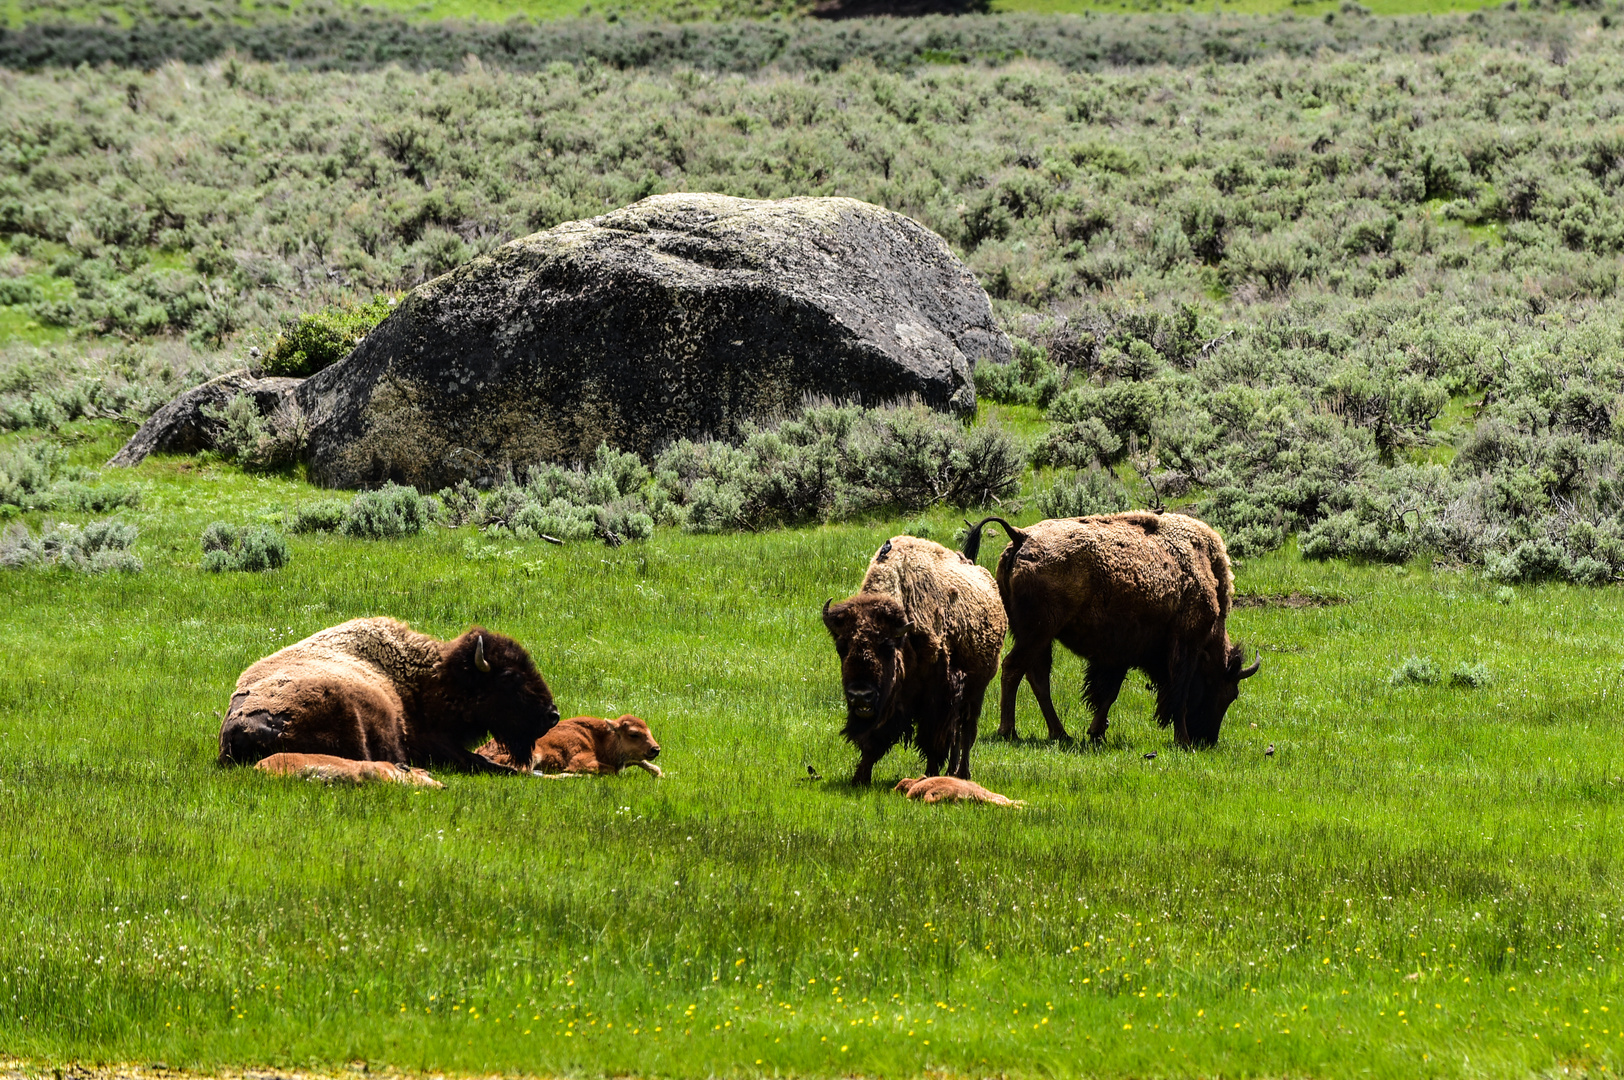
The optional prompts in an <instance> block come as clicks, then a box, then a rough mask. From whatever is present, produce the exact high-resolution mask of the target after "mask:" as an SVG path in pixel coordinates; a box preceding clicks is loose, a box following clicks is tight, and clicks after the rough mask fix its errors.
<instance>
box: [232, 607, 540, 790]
mask: <svg viewBox="0 0 1624 1080" xmlns="http://www.w3.org/2000/svg"><path fill="white" fill-rule="evenodd" d="M557 722H558V709H557V707H555V706H554V705H553V696H552V693H551V692H550V691H549V690H548V689H547V683H546V681H545V680H544V679H542V677H541V675H540V673H538V672H537V671H536V665H535V664H534V663H533V662H532V661H531V659H530V654H529V653H527V652H525V651H524V648H523V646H521V645H520V644H519V643H518V642H516V641H514V640H513V639H512V638H509V637H504V636H503V635H501V634H493V633H491V632H490V631H488V630H486V629H484V628H483V627H478V626H476V627H474V628H473V629H471V630H469V631H468V632H467V633H466V634H464V635H462V636H461V637H459V638H457V639H456V640H454V641H437V640H435V639H434V638H431V637H429V636H428V635H426V634H419V633H417V632H416V631H414V630H412V628H411V627H409V626H407V625H406V624H405V623H401V622H396V621H395V620H394V619H387V618H377V619H352V620H351V621H349V622H347V623H343V624H341V625H339V626H334V627H330V628H328V629H326V630H323V631H321V632H320V633H318V634H314V635H312V636H310V637H307V638H305V639H304V640H303V641H300V642H297V643H295V644H293V645H289V646H288V647H287V648H285V649H283V650H281V651H280V652H277V653H273V654H272V655H270V656H267V657H265V658H264V659H263V660H260V661H258V662H256V663H255V664H253V665H252V666H251V667H249V669H248V670H247V671H245V672H243V673H242V676H241V677H240V678H238V680H237V689H236V691H235V692H234V693H233V694H232V695H231V709H230V711H229V712H228V713H227V714H226V718H225V720H224V722H223V723H222V724H221V725H220V764H222V765H227V764H232V763H236V764H247V763H249V762H253V761H258V760H259V759H260V758H263V757H268V756H269V755H271V754H276V753H307V754H331V755H334V756H335V757H340V758H348V759H350V760H354V761H391V762H396V763H399V764H405V765H420V766H448V767H450V768H454V769H460V770H463V771H472V772H492V773H508V772H512V771H513V770H512V769H510V768H508V767H506V766H502V765H497V764H495V763H493V762H491V761H489V760H487V759H485V758H483V757H480V756H479V755H478V754H475V753H472V752H470V751H469V749H468V747H469V746H471V745H473V744H474V743H475V742H476V741H478V740H480V739H483V738H484V737H485V735H486V733H487V732H489V733H490V734H491V735H492V736H494V737H495V738H496V740H497V741H498V742H500V743H502V744H503V745H504V746H508V747H513V746H519V747H528V746H531V745H533V744H534V743H535V741H536V740H537V739H538V738H540V737H541V736H542V735H544V734H546V733H547V731H548V730H549V729H551V728H552V726H553V725H554V724H555V723H557Z"/></svg>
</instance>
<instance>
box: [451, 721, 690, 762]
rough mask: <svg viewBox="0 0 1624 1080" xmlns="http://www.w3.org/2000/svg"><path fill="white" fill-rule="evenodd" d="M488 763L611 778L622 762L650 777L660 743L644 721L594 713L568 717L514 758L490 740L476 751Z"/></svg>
mask: <svg viewBox="0 0 1624 1080" xmlns="http://www.w3.org/2000/svg"><path fill="white" fill-rule="evenodd" d="M478 752H479V753H480V754H483V755H485V756H486V757H488V758H490V759H491V760H492V761H495V762H497V763H499V764H502V765H507V766H511V767H513V768H533V769H535V770H536V771H538V772H544V773H569V774H571V775H576V776H579V775H586V774H593V775H599V776H613V775H615V774H617V773H619V772H620V770H621V769H623V768H625V767H626V766H627V765H636V766H637V767H638V768H639V769H643V770H646V771H647V772H648V773H650V774H651V775H653V776H659V775H660V767H659V766H658V765H656V764H654V759H655V758H657V757H659V756H660V744H659V743H657V742H655V741H654V735H653V734H652V733H651V732H650V731H649V729H648V725H647V724H645V723H644V722H643V721H642V720H640V719H638V718H637V717H635V716H632V715H631V714H630V713H628V714H626V715H625V716H622V717H620V718H618V719H615V720H604V719H600V718H599V717H596V716H573V717H571V718H570V719H568V720H560V721H559V722H558V726H557V727H555V728H553V730H551V731H549V732H548V733H547V734H545V735H543V736H542V737H541V738H539V739H537V740H536V742H535V745H534V746H533V747H532V748H531V753H530V756H529V757H528V758H527V759H525V760H524V761H519V760H517V759H515V758H514V757H513V756H512V755H511V754H509V753H507V752H506V750H504V749H503V747H502V746H501V745H499V744H498V743H496V742H495V741H494V740H493V741H491V742H488V743H486V744H485V745H484V746H481V747H480V748H479V751H478Z"/></svg>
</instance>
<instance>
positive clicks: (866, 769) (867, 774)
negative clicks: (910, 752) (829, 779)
mask: <svg viewBox="0 0 1624 1080" xmlns="http://www.w3.org/2000/svg"><path fill="white" fill-rule="evenodd" d="M884 756H885V751H884V750H881V751H879V752H878V753H874V752H871V751H869V750H864V751H863V754H862V756H861V757H859V758H858V759H857V771H855V772H853V773H852V774H851V782H852V783H853V784H855V785H857V786H858V787H867V786H868V785H869V784H872V783H873V782H874V766H875V765H877V764H879V761H880V759H881V758H882V757H884Z"/></svg>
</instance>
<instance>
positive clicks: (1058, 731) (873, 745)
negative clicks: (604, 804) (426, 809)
mask: <svg viewBox="0 0 1624 1080" xmlns="http://www.w3.org/2000/svg"><path fill="white" fill-rule="evenodd" d="M990 524H997V525H998V526H999V527H1000V528H1002V529H1003V530H1004V532H1005V533H1006V534H1007V535H1008V537H1009V543H1008V544H1007V545H1006V546H1005V548H1004V550H1003V553H1002V554H1001V555H1000V556H999V558H998V568H997V572H996V574H989V573H988V572H987V571H986V570H985V569H983V568H982V567H981V566H979V565H977V563H976V557H977V555H978V553H979V551H980V545H981V534H982V531H983V530H984V529H985V528H986V527H987V526H988V525H990ZM1232 588H1233V575H1232V574H1231V572H1230V565H1229V556H1228V553H1227V552H1226V551H1225V550H1224V542H1223V540H1222V538H1220V537H1219V536H1218V534H1217V533H1216V532H1214V531H1213V530H1212V529H1211V528H1209V527H1208V526H1207V525H1205V524H1204V523H1202V522H1200V521H1197V520H1195V519H1194V518H1189V517H1185V516H1183V515H1182V514H1166V513H1164V514H1155V513H1148V512H1135V513H1126V514H1110V515H1102V516H1097V517H1085V518H1064V519H1056V520H1050V521H1040V522H1038V523H1037V524H1035V525H1031V526H1028V527H1027V528H1024V529H1019V528H1016V527H1015V526H1013V525H1011V524H1009V522H1007V521H1005V520H1003V519H1002V518H998V517H989V518H986V519H985V520H983V521H982V522H981V523H980V524H978V525H975V526H973V527H972V528H971V529H970V532H969V535H968V536H967V538H966V540H965V544H964V550H963V551H962V552H955V551H951V550H949V549H947V548H945V547H943V546H942V545H940V544H937V543H934V542H932V541H930V540H924V539H921V538H919V537H914V536H896V537H892V538H891V539H890V540H887V541H886V542H885V543H884V544H883V545H881V547H880V549H879V551H878V552H876V553H875V555H874V557H873V559H871V560H870V562H869V565H868V572H867V573H866V574H865V575H864V577H863V582H862V586H861V587H860V588H859V590H858V591H857V593H856V594H855V595H853V596H852V597H850V598H848V599H846V600H844V601H841V602H840V603H835V602H834V601H833V600H830V601H828V602H826V603H825V604H824V606H823V621H824V625H825V626H826V627H827V628H828V630H829V634H830V636H831V637H832V638H833V639H834V645H835V651H836V652H837V653H838V654H839V657H840V680H841V687H842V689H843V691H844V694H845V701H846V724H845V727H844V729H843V731H842V734H843V735H844V736H845V738H846V739H847V740H848V741H850V742H851V743H852V745H853V746H855V747H856V748H857V751H858V755H859V756H858V762H857V768H856V771H855V773H854V775H853V781H854V782H855V783H858V784H867V783H869V782H870V780H871V778H872V775H873V770H874V765H875V764H876V763H877V762H878V761H879V760H880V759H881V758H882V757H884V756H885V754H886V753H887V752H889V751H890V750H891V749H892V748H893V747H894V746H896V745H897V744H898V743H905V744H912V745H914V746H916V747H917V748H918V749H919V751H920V753H921V754H922V755H923V756H924V759H925V776H924V777H921V778H918V779H906V780H904V781H902V782H901V783H900V784H898V785H897V790H898V791H899V792H901V793H903V794H905V795H907V796H908V797H910V798H916V799H920V800H922V801H925V802H936V801H941V800H971V801H979V802H989V803H995V804H1000V805H1012V804H1010V802H1009V800H1007V799H1005V798H1004V797H1003V796H1001V795H997V794H995V793H993V792H990V791H987V790H986V789H985V788H982V787H980V786H979V785H976V784H972V783H970V782H969V780H970V751H971V749H972V748H973V747H974V745H975V741H976V724H977V721H978V719H979V718H980V716H981V707H982V702H983V700H984V698H985V695H986V692H987V687H988V685H989V684H990V683H991V682H992V679H993V676H994V675H995V674H997V673H998V671H999V659H998V654H999V650H1000V649H1001V648H1002V647H1003V643H1004V637H1005V635H1006V633H1007V634H1009V635H1010V636H1011V638H1012V643H1011V646H1010V650H1009V653H1008V654H1007V655H1006V656H1005V657H1004V658H1003V674H1002V681H1001V687H1000V694H999V710H998V712H999V727H998V733H999V735H1000V736H1002V737H1006V738H1007V737H1011V736H1013V734H1014V731H1015V700H1016V695H1017V693H1018V691H1019V690H1020V684H1021V681H1022V680H1023V679H1025V680H1026V681H1027V682H1028V683H1030V684H1031V686H1032V692H1033V693H1034V694H1035V695H1036V697H1037V701H1038V705H1039V707H1040V708H1041V709H1042V711H1043V716H1044V719H1045V721H1046V722H1047V723H1048V727H1049V734H1050V736H1051V737H1052V738H1055V739H1065V738H1067V734H1066V730H1065V728H1064V727H1063V726H1062V725H1061V723H1060V718H1059V716H1058V715H1057V714H1056V712H1055V707H1054V701H1053V698H1052V696H1051V691H1050V686H1049V673H1050V670H1051V667H1052V665H1053V659H1054V643H1055V642H1056V641H1058V642H1060V643H1061V644H1062V645H1064V646H1065V647H1066V648H1068V649H1070V650H1071V651H1072V652H1073V653H1075V654H1077V655H1078V656H1079V657H1080V658H1082V660H1083V661H1084V663H1085V665H1086V676H1085V679H1084V685H1083V695H1084V698H1085V699H1086V701H1087V702H1088V705H1089V709H1090V711H1091V712H1092V714H1093V723H1092V724H1091V725H1090V727H1089V729H1088V734H1089V737H1090V738H1091V739H1094V740H1096V741H1098V740H1100V739H1102V738H1104V736H1105V730H1106V722H1107V721H1106V717H1107V714H1108V713H1109V712H1110V709H1111V705H1112V703H1113V702H1114V701H1115V700H1116V697H1117V693H1118V691H1119V690H1120V689H1121V687H1122V681H1123V679H1125V678H1126V677H1127V674H1128V671H1129V670H1130V669H1137V670H1139V671H1141V672H1143V673H1144V674H1145V675H1146V676H1147V677H1148V678H1149V679H1150V681H1151V683H1152V684H1153V686H1154V687H1155V690H1156V717H1157V720H1158V722H1159V723H1160V724H1161V725H1162V726H1164V727H1165V726H1171V727H1172V728H1173V733H1174V738H1175V740H1176V741H1177V742H1178V744H1179V745H1180V746H1210V745H1212V744H1214V743H1216V742H1217V741H1218V731H1219V728H1220V727H1221V726H1222V724H1223V720H1224V714H1225V712H1226V711H1227V710H1228V708H1229V706H1230V704H1231V703H1233V702H1234V701H1235V699H1236V697H1237V695H1238V694H1239V687H1240V683H1241V680H1243V679H1246V678H1248V677H1250V676H1252V675H1255V674H1256V673H1257V670H1258V664H1257V663H1256V662H1254V663H1253V664H1251V665H1250V666H1245V659H1244V651H1243V649H1242V648H1241V646H1240V645H1238V644H1236V643H1234V642H1231V641H1230V640H1229V635H1228V632H1227V630H1226V628H1225V621H1226V619H1227V617H1228V615H1229V608H1230V600H1231V592H1232ZM476 744H480V745H477V746H476ZM659 752H660V745H659V743H657V742H656V741H655V740H654V736H653V734H652V733H651V732H650V731H649V728H648V725H647V724H645V723H644V722H643V721H642V720H640V719H638V718H637V717H635V716H630V715H626V716H621V717H619V718H618V719H614V720H609V719H600V718H598V717H590V716H580V717H574V718H571V719H568V720H560V719H559V713H558V708H557V706H555V705H554V704H553V696H552V692H551V690H549V688H548V686H547V682H546V680H545V679H543V678H542V676H541V673H540V672H539V671H537V670H536V665H535V662H534V661H532V660H531V658H530V654H529V653H527V652H526V651H525V649H524V647H523V646H521V645H520V644H519V643H518V642H516V641H514V640H513V639H512V638H509V637H506V636H504V635H501V634H495V633H492V632H490V631H489V630H486V629H484V628H483V627H478V626H476V627H474V628H472V629H471V630H469V631H468V632H467V633H465V634H463V635H462V636H461V637H458V638H456V639H455V640H452V641H439V640H437V639H435V638H432V637H429V636H428V635H426V634H419V633H417V632H416V631H414V630H412V629H411V628H410V627H408V626H406V625H405V624H404V623H401V622H397V621H395V620H394V619H389V618H371V619H352V620H351V621H349V622H347V623H343V624H341V625H339V626H334V627H330V628H328V629H326V630H323V631H321V632H319V633H317V634H314V635H312V636H310V637H308V638H305V639H304V640H303V641H300V642H297V643H295V644H293V645H289V646H288V647H287V648H285V649H282V650H280V651H279V652H276V653H273V654H271V655H270V656H267V657H265V658H264V659H262V660H259V661H257V662H256V663H254V664H253V665H251V666H250V667H249V668H248V670H246V671H244V672H243V673H242V675H241V677H239V678H238V680H237V686H236V690H235V691H234V692H233V694H232V696H231V705H230V709H229V711H228V712H227V714H226V716H225V718H224V720H223V721H222V723H221V726H220V758H219V760H220V763H221V764H222V765H226V764H249V763H256V765H257V767H258V768H260V769H262V770H264V771H267V772H273V773H278V774H283V775H293V776H302V777H307V778H311V779H320V780H325V781H327V782H338V781H343V782H352V783H360V782H367V781H386V782H394V783H404V784H417V785H423V786H439V785H438V783H437V781H435V780H433V778H432V777H430V776H429V774H428V773H426V772H425V771H424V770H425V769H429V768H449V769H454V770H459V771H463V772H478V773H501V774H507V773H541V774H549V775H563V776H577V775H594V774H613V773H618V772H620V771H621V769H623V768H625V767H627V766H637V767H639V768H642V769H645V770H647V771H648V772H649V773H651V774H652V775H654V776H659V775H660V768H659V766H657V765H655V764H654V763H653V759H654V758H655V757H657V756H658V755H659ZM944 771H945V775H943V773H944Z"/></svg>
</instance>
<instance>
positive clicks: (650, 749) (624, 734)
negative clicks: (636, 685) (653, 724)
mask: <svg viewBox="0 0 1624 1080" xmlns="http://www.w3.org/2000/svg"><path fill="white" fill-rule="evenodd" d="M609 735H610V738H611V741H612V742H613V746H614V750H613V753H614V756H615V758H616V759H617V760H618V761H619V763H620V764H622V765H629V764H631V763H632V762H634V761H653V760H654V759H655V758H657V757H659V756H660V744H659V743H657V742H655V741H654V733H653V732H652V731H650V730H649V729H648V725H647V724H646V723H644V722H643V721H642V719H641V718H639V717H636V716H633V715H632V714H631V713H627V714H626V715H624V716H622V717H621V718H620V719H618V720H611V721H609Z"/></svg>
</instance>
